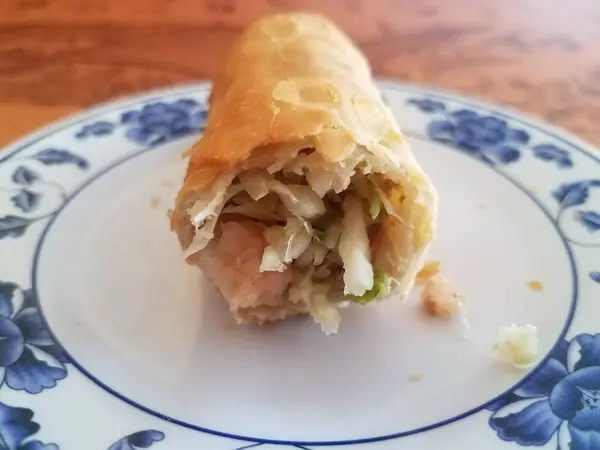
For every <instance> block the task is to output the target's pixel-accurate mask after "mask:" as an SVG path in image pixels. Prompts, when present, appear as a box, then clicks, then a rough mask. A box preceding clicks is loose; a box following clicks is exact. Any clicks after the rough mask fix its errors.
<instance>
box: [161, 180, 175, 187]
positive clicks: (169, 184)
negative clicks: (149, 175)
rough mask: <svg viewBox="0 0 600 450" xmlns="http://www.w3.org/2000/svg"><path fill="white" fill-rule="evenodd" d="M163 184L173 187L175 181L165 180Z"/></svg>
mask: <svg viewBox="0 0 600 450" xmlns="http://www.w3.org/2000/svg"><path fill="white" fill-rule="evenodd" d="M162 185H163V187H172V186H173V183H171V182H170V181H163V182H162Z"/></svg>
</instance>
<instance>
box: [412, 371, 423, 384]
mask: <svg viewBox="0 0 600 450" xmlns="http://www.w3.org/2000/svg"><path fill="white" fill-rule="evenodd" d="M408 379H409V380H410V381H413V382H417V381H421V380H422V379H423V375H421V374H420V373H414V374H412V375H411V376H410V377H408Z"/></svg>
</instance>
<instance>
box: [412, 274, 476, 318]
mask: <svg viewBox="0 0 600 450" xmlns="http://www.w3.org/2000/svg"><path fill="white" fill-rule="evenodd" d="M464 300H465V296H464V294H463V292H462V291H461V290H460V289H459V288H458V287H457V286H455V285H453V284H452V283H451V282H450V281H448V280H447V279H445V278H443V277H441V276H435V277H433V278H431V279H429V280H428V281H427V282H426V283H425V287H424V288H423V292H422V293H421V301H422V303H423V307H424V309H425V311H426V312H427V313H428V314H429V315H431V316H435V317H453V316H455V315H457V314H459V313H460V312H461V310H462V309H463V306H464Z"/></svg>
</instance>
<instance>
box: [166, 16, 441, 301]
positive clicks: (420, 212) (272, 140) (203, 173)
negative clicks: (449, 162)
mask: <svg viewBox="0 0 600 450" xmlns="http://www.w3.org/2000/svg"><path fill="white" fill-rule="evenodd" d="M209 103H210V111H209V114H208V121H207V126H206V130H205V133H204V135H203V137H202V138H201V139H200V141H199V142H198V143H196V145H194V146H193V147H192V148H191V149H190V150H189V152H188V155H189V157H190V160H189V165H188V168H187V172H186V175H185V180H184V184H183V187H182V188H181V190H180V192H179V194H178V197H177V200H176V205H175V209H174V213H173V214H172V216H171V226H172V229H173V230H174V231H176V232H177V234H178V236H179V239H180V242H181V244H182V246H183V247H184V248H185V247H187V245H188V244H189V243H190V241H191V239H192V236H193V234H194V228H193V226H192V224H191V223H190V219H189V216H188V209H189V208H190V207H191V205H192V203H193V202H194V200H195V198H197V196H198V194H199V193H201V192H205V191H209V190H211V189H212V190H213V192H215V189H216V187H215V183H217V184H218V183H219V182H220V181H219V180H222V178H223V177H225V178H227V179H229V180H231V179H232V178H233V176H234V175H235V174H237V173H239V172H240V171H241V170H245V169H248V168H251V167H267V166H268V165H271V164H274V163H275V162H277V161H279V160H280V159H281V158H282V154H281V151H282V150H281V149H282V144H297V143H299V142H301V143H304V142H310V143H311V144H312V145H311V147H314V148H315V151H316V152H318V153H319V154H320V155H321V156H322V157H323V158H324V159H325V160H326V161H329V162H333V163H338V162H340V161H341V160H343V159H345V158H346V157H349V156H350V155H351V154H352V153H353V152H363V153H365V152H366V153H368V154H369V155H370V157H371V158H372V159H374V160H377V164H378V166H379V167H378V168H377V169H376V168H375V167H374V168H373V170H374V171H375V172H380V173H381V174H382V176H383V177H384V178H385V179H386V180H387V182H388V184H389V186H388V187H389V189H388V191H389V193H396V194H397V193H401V195H402V196H403V197H402V199H398V201H397V202H396V205H395V206H396V207H398V208H399V209H401V215H402V216H403V221H402V223H396V219H391V218H390V219H389V222H390V226H389V227H388V228H390V233H389V236H387V240H388V241H389V240H392V241H393V245H391V247H390V248H393V249H395V250H396V252H395V254H393V255H388V256H386V255H383V256H384V257H385V258H379V259H382V263H381V264H382V267H385V268H386V270H388V274H389V275H390V276H392V277H394V278H395V279H396V280H397V282H398V283H399V284H400V285H401V286H402V290H403V291H404V292H403V293H406V292H407V291H408V290H410V288H411V287H412V283H413V282H414V277H415V276H416V273H417V271H418V269H419V268H420V267H421V265H422V263H423V261H422V258H423V256H424V252H425V250H426V248H427V247H428V245H429V243H430V242H431V240H432V239H433V236H434V234H435V215H436V213H435V209H436V205H435V203H436V194H435V191H434V189H433V187H432V186H431V183H430V182H429V180H428V179H427V177H426V176H425V174H424V173H423V171H422V170H421V168H420V167H419V166H418V164H417V163H416V161H415V160H414V158H413V156H412V153H411V152H410V150H409V148H408V146H407V145H406V142H405V140H404V137H403V136H402V134H401V133H400V131H399V129H398V126H397V124H396V123H395V120H394V118H393V116H392V115H391V112H390V111H389V110H388V109H387V107H386V106H385V105H384V103H383V101H382V99H381V96H380V94H379V91H378V90H377V87H376V86H375V84H374V82H373V80H372V78H371V73H370V68H369V65H368V63H367V61H366V59H365V58H364V56H363V55H362V54H361V53H360V51H359V50H358V49H357V48H356V47H355V46H354V45H353V44H352V43H351V42H350V40H349V39H348V38H347V37H346V36H345V35H344V34H343V33H342V32H341V31H340V30H339V29H338V28H337V27H336V26H335V25H333V24H332V23H331V22H329V21H328V20H327V19H325V18H323V17H321V16H318V15H313V14H303V13H302V14H277V15H273V16H268V17H266V18H264V19H262V20H259V21H258V22H256V23H254V24H253V25H251V26H250V27H249V28H248V29H247V30H246V31H245V32H244V33H243V34H242V35H241V36H240V38H239V39H238V40H237V41H236V42H235V43H234V45H233V46H232V48H231V50H230V52H229V54H228V55H227V57H226V60H225V64H224V66H223V68H222V70H221V72H220V74H219V76H218V77H217V78H216V79H215V80H214V85H213V89H212V92H211V95H210V98H209ZM286 148H292V149H293V148H294V145H289V146H287V147H286ZM297 150H298V148H297V146H296V150H295V151H297ZM290 151H291V150H290ZM386 189H387V188H386ZM398 237H401V238H402V242H400V240H399V239H398ZM400 247H402V248H400ZM382 254H383V252H382ZM384 259H385V260H384Z"/></svg>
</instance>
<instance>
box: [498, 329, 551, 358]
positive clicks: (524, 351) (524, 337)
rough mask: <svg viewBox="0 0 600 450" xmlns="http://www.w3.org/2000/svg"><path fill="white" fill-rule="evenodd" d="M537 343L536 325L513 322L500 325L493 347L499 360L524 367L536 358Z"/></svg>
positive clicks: (537, 351)
mask: <svg viewBox="0 0 600 450" xmlns="http://www.w3.org/2000/svg"><path fill="white" fill-rule="evenodd" d="M539 344H540V343H539V340H538V338H537V327H535V326H533V325H525V326H519V325H516V324H514V323H513V324H512V325H510V326H502V327H500V329H499V330H498V336H497V337H496V343H495V344H494V349H495V350H496V351H497V352H498V356H499V357H500V360H501V361H503V362H506V363H509V364H512V365H513V366H515V367H517V368H519V369H525V368H527V367H529V366H531V365H532V364H533V363H534V362H535V360H536V359H537V356H538V353H539Z"/></svg>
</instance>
